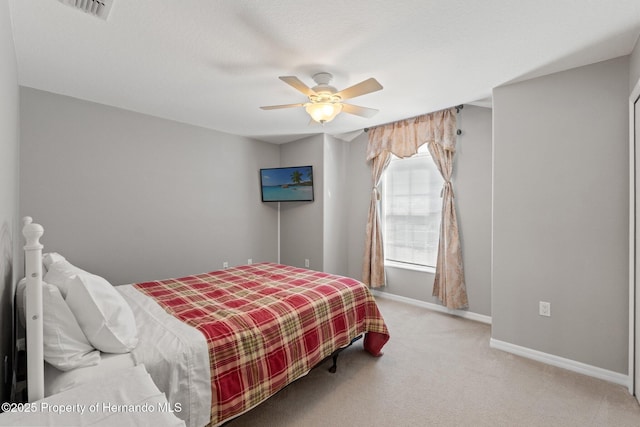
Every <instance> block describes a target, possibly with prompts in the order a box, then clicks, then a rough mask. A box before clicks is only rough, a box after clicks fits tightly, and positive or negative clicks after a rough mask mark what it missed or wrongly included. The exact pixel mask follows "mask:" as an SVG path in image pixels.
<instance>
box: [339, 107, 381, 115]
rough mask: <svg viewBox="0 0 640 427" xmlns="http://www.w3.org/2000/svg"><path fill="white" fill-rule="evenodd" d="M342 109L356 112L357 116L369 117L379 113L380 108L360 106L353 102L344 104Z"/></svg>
mask: <svg viewBox="0 0 640 427" xmlns="http://www.w3.org/2000/svg"><path fill="white" fill-rule="evenodd" d="M342 111H343V112H344V113H349V114H355V115H356V116H360V117H367V118H370V117H373V116H375V115H376V113H378V110H376V109H375V108H367V107H360V106H358V105H353V104H342Z"/></svg>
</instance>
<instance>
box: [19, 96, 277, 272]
mask: <svg viewBox="0 0 640 427" xmlns="http://www.w3.org/2000/svg"><path fill="white" fill-rule="evenodd" d="M20 93H21V111H20V117H21V126H22V129H21V130H22V137H21V174H20V180H21V181H20V182H21V190H20V194H21V201H20V210H21V213H22V214H27V215H30V216H33V217H34V219H35V220H36V221H38V222H40V223H41V224H42V225H43V226H44V227H45V236H44V239H43V242H44V244H45V248H46V250H49V251H59V252H61V253H62V254H63V255H65V256H66V257H67V258H68V259H69V260H70V261H71V262H72V263H75V264H77V265H79V266H81V267H82V268H85V269H87V270H89V271H92V272H94V273H96V274H99V275H102V276H104V277H106V278H107V279H108V280H110V281H111V282H112V283H114V284H123V283H131V282H135V281H141V280H151V279H160V278H166V277H177V276H181V275H186V274H193V273H197V272H204V271H210V270H214V269H218V268H222V263H223V261H228V262H229V264H230V265H237V264H245V263H246V262H247V259H248V258H252V259H253V261H254V262H259V261H276V260H277V209H275V208H274V207H273V206H270V205H268V204H265V203H262V202H261V200H260V192H259V191H260V185H259V173H258V170H259V169H260V168H261V167H274V166H278V165H279V160H280V159H279V148H278V146H276V145H273V144H268V143H265V142H259V141H254V140H250V139H247V138H244V137H239V136H234V135H229V134H224V133H221V132H216V131H212V130H208V129H204V128H199V127H195V126H189V125H185V124H182V123H177V122H172V121H168V120H164V119H159V118H155V117H151V116H147V115H143V114H138V113H134V112H131V111H126V110H121V109H118V108H113V107H108V106H105V105H100V104H95V103H91V102H86V101H81V100H78V99H75V98H69V97H65V96H61V95H56V94H52V93H49V92H43V91H39V90H34V89H29V88H21V91H20Z"/></svg>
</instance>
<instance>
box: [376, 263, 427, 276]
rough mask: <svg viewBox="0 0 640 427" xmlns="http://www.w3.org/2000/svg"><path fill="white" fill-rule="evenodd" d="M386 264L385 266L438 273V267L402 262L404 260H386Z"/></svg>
mask: <svg viewBox="0 0 640 427" xmlns="http://www.w3.org/2000/svg"><path fill="white" fill-rule="evenodd" d="M384 266H385V267H393V268H399V269H401V270H411V271H419V272H421V273H431V274H435V273H436V269H435V268H434V267H427V266H422V265H412V264H405V263H402V262H394V261H385V262H384Z"/></svg>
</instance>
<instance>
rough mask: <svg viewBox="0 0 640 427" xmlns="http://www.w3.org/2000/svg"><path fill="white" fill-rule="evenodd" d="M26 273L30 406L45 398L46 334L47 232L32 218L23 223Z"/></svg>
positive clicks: (26, 218) (27, 217) (26, 217)
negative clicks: (44, 238) (44, 257)
mask: <svg viewBox="0 0 640 427" xmlns="http://www.w3.org/2000/svg"><path fill="white" fill-rule="evenodd" d="M22 223H23V225H24V226H23V228H22V234H23V235H24V238H25V240H26V245H25V246H24V260H25V267H24V269H25V271H24V275H25V277H26V279H27V285H26V290H25V295H26V300H27V301H26V303H25V318H26V324H27V325H26V326H27V392H28V399H29V402H33V401H36V400H39V399H42V398H44V350H43V332H42V244H40V237H42V235H43V234H44V228H42V226H41V225H39V224H34V223H33V220H32V218H31V217H30V216H25V217H24V218H23V219H22Z"/></svg>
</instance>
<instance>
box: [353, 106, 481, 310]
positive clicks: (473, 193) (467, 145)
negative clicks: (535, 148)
mask: <svg viewBox="0 0 640 427" xmlns="http://www.w3.org/2000/svg"><path fill="white" fill-rule="evenodd" d="M458 122H459V128H461V129H462V130H463V134H462V135H460V136H459V137H458V144H457V153H456V164H455V166H454V175H453V185H454V192H455V195H456V203H457V213H458V221H459V227H460V237H461V244H462V256H463V263H464V269H465V277H466V282H467V292H468V294H469V311H470V312H474V313H478V314H483V315H486V316H491V110H490V109H488V108H482V107H475V106H471V105H466V106H465V107H464V109H463V110H461V112H460V113H459V114H458ZM366 146H367V135H366V134H363V135H360V136H359V137H358V138H356V139H355V140H353V141H352V142H351V143H350V149H349V183H350V187H351V188H352V189H353V190H352V192H351V194H350V195H349V207H350V208H349V213H350V214H349V232H348V239H349V242H348V244H349V256H348V259H349V267H348V271H349V275H350V276H352V277H356V278H361V277H362V257H363V254H364V234H365V229H366V222H367V213H368V208H369V198H370V194H371V185H372V183H371V169H370V165H369V164H367V163H366V162H365V160H364V159H365V152H366ZM386 271H387V287H386V288H383V289H381V290H382V291H383V292H389V293H391V294H395V295H399V296H404V297H408V298H413V299H416V300H419V301H425V302H430V303H439V302H438V300H437V298H434V297H432V296H431V293H432V290H433V277H434V276H433V274H431V273H425V272H417V271H411V270H405V269H399V268H394V267H388V268H387V269H386Z"/></svg>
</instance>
